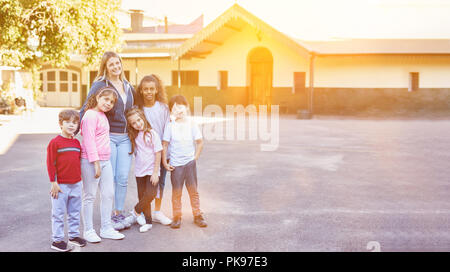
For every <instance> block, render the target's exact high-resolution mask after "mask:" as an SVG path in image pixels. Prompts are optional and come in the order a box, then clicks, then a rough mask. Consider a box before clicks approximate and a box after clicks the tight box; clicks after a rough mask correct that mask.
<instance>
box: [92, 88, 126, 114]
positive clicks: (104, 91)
mask: <svg viewBox="0 0 450 272" xmlns="http://www.w3.org/2000/svg"><path fill="white" fill-rule="evenodd" d="M110 94H112V95H113V96H114V104H115V103H116V101H117V98H118V97H117V93H116V91H115V90H114V89H112V88H111V87H108V86H106V87H103V88H100V89H98V90H97V91H96V92H95V93H94V94H93V95H91V96H89V98H88V100H87V102H86V110H89V109H93V108H95V107H96V106H97V96H99V97H102V96H105V95H110Z"/></svg>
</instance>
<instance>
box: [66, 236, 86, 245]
mask: <svg viewBox="0 0 450 272" xmlns="http://www.w3.org/2000/svg"><path fill="white" fill-rule="evenodd" d="M69 244H72V245H75V246H79V247H84V246H85V245H86V240H84V239H83V238H80V237H75V238H73V239H69Z"/></svg>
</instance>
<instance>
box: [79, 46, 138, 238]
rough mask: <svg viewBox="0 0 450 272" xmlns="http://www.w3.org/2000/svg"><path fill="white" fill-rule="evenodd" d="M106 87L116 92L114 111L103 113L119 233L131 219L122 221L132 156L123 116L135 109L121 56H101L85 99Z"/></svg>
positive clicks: (129, 223)
mask: <svg viewBox="0 0 450 272" xmlns="http://www.w3.org/2000/svg"><path fill="white" fill-rule="evenodd" d="M105 86H110V87H113V89H114V90H115V91H116V92H117V97H118V99H117V101H116V103H115V104H114V107H113V108H112V109H111V110H110V111H109V112H106V117H107V118H108V122H109V127H110V129H109V133H110V135H109V136H110V145H111V158H110V161H111V165H112V168H113V173H114V212H113V215H112V218H111V219H112V221H113V225H114V229H116V230H122V229H124V228H127V227H130V225H131V224H132V222H133V221H132V217H125V215H124V212H123V209H124V204H125V197H126V194H127V186H128V175H129V172H130V167H131V161H132V155H130V154H129V153H130V152H131V142H130V139H129V137H128V134H127V120H126V118H125V112H126V111H127V110H128V109H130V108H131V107H132V106H133V105H134V97H135V91H134V88H133V86H132V85H131V84H130V83H129V82H128V81H127V80H126V79H125V75H124V72H123V64H122V59H121V58H120V56H119V55H118V54H117V53H115V52H111V51H107V52H105V53H104V54H103V57H102V60H101V62H100V68H99V69H98V73H97V77H96V78H95V80H94V82H93V83H92V87H91V89H90V90H89V93H88V97H87V99H86V101H87V100H88V99H89V97H90V96H91V95H93V94H95V92H96V91H97V90H98V89H100V88H103V87H105ZM85 107H86V102H84V105H83V107H82V108H81V110H80V120H81V119H82V117H83V115H84V112H85Z"/></svg>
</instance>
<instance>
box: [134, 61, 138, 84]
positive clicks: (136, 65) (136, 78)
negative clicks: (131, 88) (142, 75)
mask: <svg viewBox="0 0 450 272" xmlns="http://www.w3.org/2000/svg"><path fill="white" fill-rule="evenodd" d="M134 66H135V67H136V70H135V72H136V73H135V74H136V75H135V79H134V82H135V84H136V85H135V86H136V87H135V88H137V86H138V60H137V58H135V59H134Z"/></svg>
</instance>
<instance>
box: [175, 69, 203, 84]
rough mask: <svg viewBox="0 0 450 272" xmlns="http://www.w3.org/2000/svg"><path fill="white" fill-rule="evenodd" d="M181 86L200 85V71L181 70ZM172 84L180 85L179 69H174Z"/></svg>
mask: <svg viewBox="0 0 450 272" xmlns="http://www.w3.org/2000/svg"><path fill="white" fill-rule="evenodd" d="M180 83H181V86H189V85H190V86H198V71H180ZM172 86H178V71H172Z"/></svg>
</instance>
